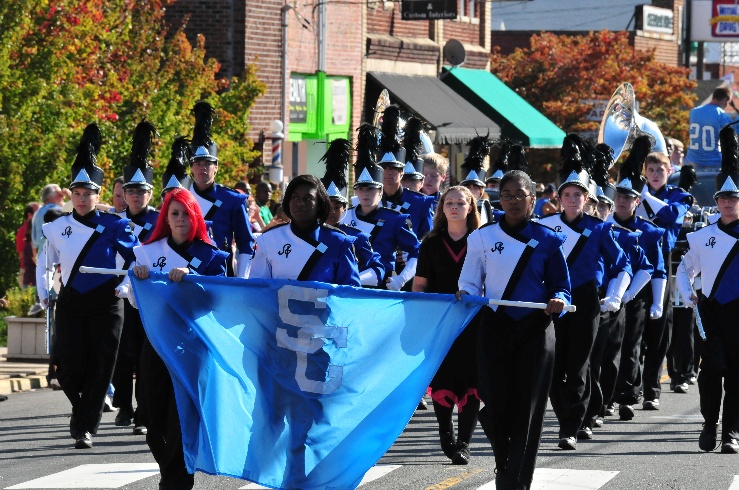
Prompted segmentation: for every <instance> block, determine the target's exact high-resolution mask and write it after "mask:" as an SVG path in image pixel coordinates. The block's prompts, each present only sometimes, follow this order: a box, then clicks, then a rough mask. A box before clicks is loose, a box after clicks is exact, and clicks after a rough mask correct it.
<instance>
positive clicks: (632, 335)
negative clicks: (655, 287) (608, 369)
mask: <svg viewBox="0 0 739 490" xmlns="http://www.w3.org/2000/svg"><path fill="white" fill-rule="evenodd" d="M651 300H652V291H651V289H650V284H647V285H646V286H644V288H643V289H642V290H641V291H639V294H637V295H636V297H635V298H634V299H632V300H631V301H629V302H628V303H626V306H625V307H624V308H623V309H624V310H625V311H624V329H623V331H624V336H623V341H622V342H621V362H620V364H619V368H618V378H616V388H615V390H614V394H613V401H614V402H617V403H621V404H626V405H633V404H634V403H637V402H638V401H639V391H640V390H641V365H640V364H639V356H640V352H641V342H642V335H643V334H644V323H645V321H646V317H647V316H649V307H650V306H651V305H652V303H651Z"/></svg>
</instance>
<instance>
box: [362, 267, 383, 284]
mask: <svg viewBox="0 0 739 490" xmlns="http://www.w3.org/2000/svg"><path fill="white" fill-rule="evenodd" d="M379 283H380V279H378V278H377V272H375V271H374V270H373V269H366V270H363V271H362V272H360V273H359V284H361V285H362V286H377V285H378V284H379Z"/></svg>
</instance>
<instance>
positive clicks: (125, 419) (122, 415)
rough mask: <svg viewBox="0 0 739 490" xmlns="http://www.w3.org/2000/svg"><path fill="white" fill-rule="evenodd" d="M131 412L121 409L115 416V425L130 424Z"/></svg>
mask: <svg viewBox="0 0 739 490" xmlns="http://www.w3.org/2000/svg"><path fill="white" fill-rule="evenodd" d="M132 418H133V417H132V416H131V413H130V412H129V411H128V410H123V409H121V411H120V412H118V415H116V416H115V425H116V426H117V427H128V426H129V425H131V419H132Z"/></svg>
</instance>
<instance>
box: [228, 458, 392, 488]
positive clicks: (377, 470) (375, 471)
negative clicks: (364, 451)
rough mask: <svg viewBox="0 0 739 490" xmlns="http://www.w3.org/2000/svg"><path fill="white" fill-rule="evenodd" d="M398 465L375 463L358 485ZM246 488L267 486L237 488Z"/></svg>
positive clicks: (253, 485) (382, 474) (252, 485)
mask: <svg viewBox="0 0 739 490" xmlns="http://www.w3.org/2000/svg"><path fill="white" fill-rule="evenodd" d="M400 466H401V465H399V464H378V465H375V466H373V467H372V468H370V470H369V471H368V472H367V473H365V474H364V478H362V481H361V482H359V486H360V487H361V486H362V485H364V484H365V483H369V482H371V481H372V480H377V479H378V478H382V477H383V476H385V475H387V474H388V473H390V472H391V471H394V470H397V469H398V468H400ZM247 488H248V489H249V490H254V489H259V488H268V487H263V486H261V485H258V484H256V483H250V484H248V485H246V486H243V487H239V490H242V489H247Z"/></svg>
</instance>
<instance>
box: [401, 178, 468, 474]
mask: <svg viewBox="0 0 739 490" xmlns="http://www.w3.org/2000/svg"><path fill="white" fill-rule="evenodd" d="M439 205H440V209H439V212H438V213H437V214H436V216H435V217H434V228H433V229H432V230H431V232H429V234H428V235H426V237H425V238H424V239H423V243H421V251H420V253H419V255H418V267H417V268H416V277H415V279H414V280H413V291H415V292H422V293H444V294H454V293H455V292H456V291H457V282H458V280H459V274H460V273H461V272H462V265H463V264H464V258H465V254H466V252H467V237H468V236H469V234H470V233H472V232H473V231H475V230H476V229H477V228H478V227H479V225H480V217H479V215H478V214H477V206H476V203H475V198H474V196H472V193H471V192H469V190H468V189H466V188H464V187H462V186H455V187H450V188H449V189H447V190H446V191H445V192H444V194H442V195H441V199H440V200H439ZM478 323H479V322H478V317H475V319H473V320H472V321H471V322H470V323H469V324H468V325H467V327H466V328H465V329H464V330H463V331H462V333H460V334H459V337H457V339H456V340H455V341H454V344H452V347H451V348H450V349H449V352H448V353H447V355H446V357H445V358H444V361H442V363H441V366H439V369H438V371H437V372H436V374H435V375H434V378H433V379H432V380H431V387H430V391H431V399H432V400H433V404H434V413H435V414H436V421H437V422H438V424H439V437H440V439H441V449H442V451H444V454H445V455H446V456H447V457H448V458H449V459H451V460H452V463H453V464H457V465H466V464H468V463H469V460H470V449H469V444H470V440H471V439H472V434H473V433H474V431H475V427H476V426H477V413H478V411H479V410H480V398H479V395H478V393H477V362H476V356H475V354H476V346H477V329H478ZM454 405H456V406H457V412H458V415H457V428H458V430H457V435H456V436H455V433H454V422H453V420H452V414H453V411H454Z"/></svg>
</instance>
